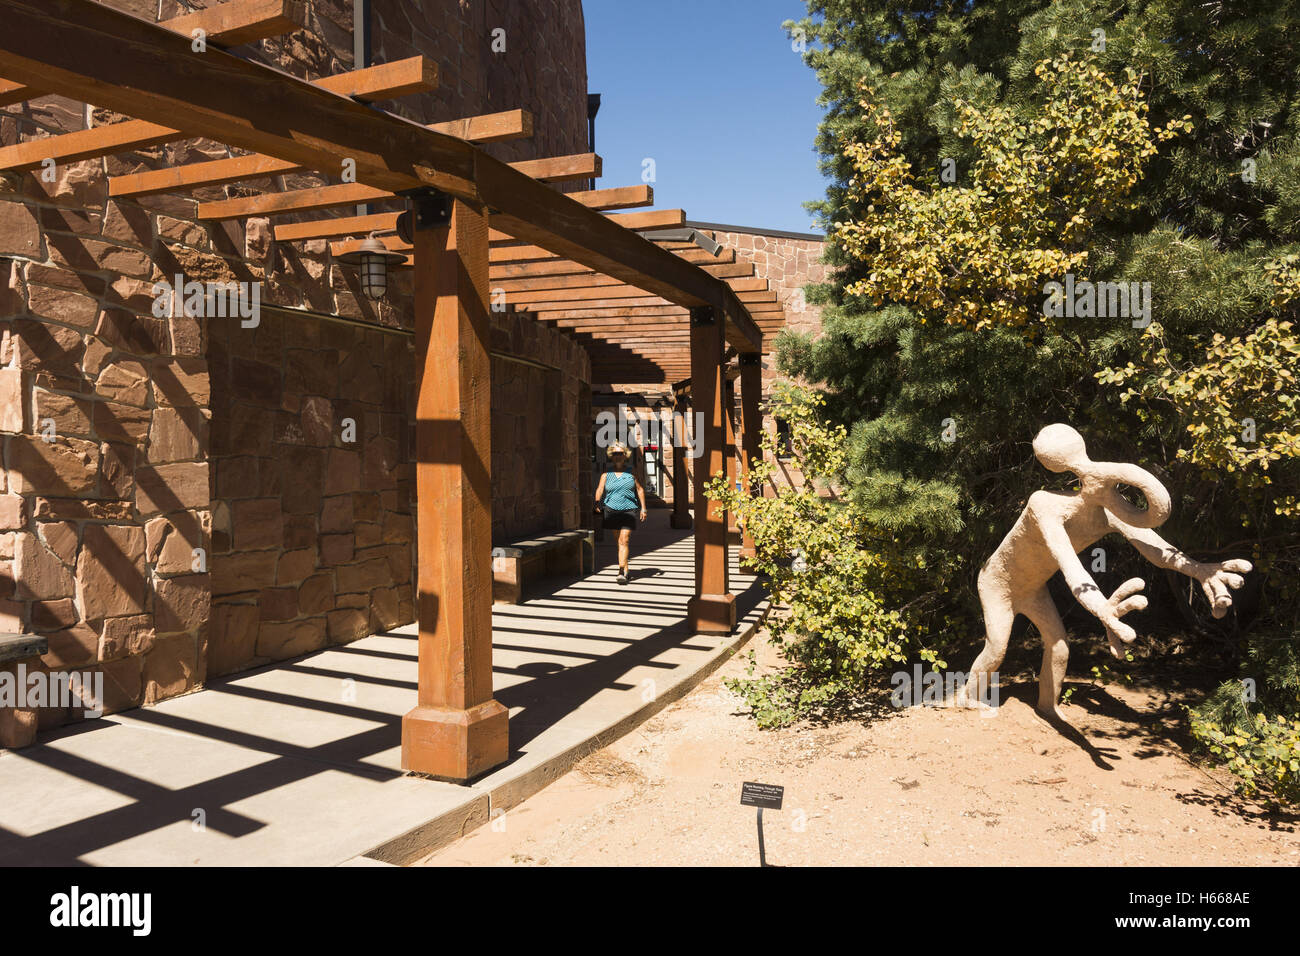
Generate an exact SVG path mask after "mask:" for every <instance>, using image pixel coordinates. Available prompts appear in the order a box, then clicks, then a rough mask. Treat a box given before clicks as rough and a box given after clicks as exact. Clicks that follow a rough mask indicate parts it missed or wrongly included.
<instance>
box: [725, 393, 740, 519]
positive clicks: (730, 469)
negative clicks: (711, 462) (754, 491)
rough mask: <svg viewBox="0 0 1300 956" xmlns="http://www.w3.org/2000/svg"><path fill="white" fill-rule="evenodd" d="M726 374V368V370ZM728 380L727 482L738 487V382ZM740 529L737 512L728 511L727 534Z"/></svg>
mask: <svg viewBox="0 0 1300 956" xmlns="http://www.w3.org/2000/svg"><path fill="white" fill-rule="evenodd" d="M724 375H725V370H724ZM726 382H727V393H726V394H727V403H726V414H725V415H724V416H723V419H722V420H723V422H724V423H725V424H726V426H727V446H726V447H727V484H728V485H729V486H730V487H732V488H735V487H736V475H737V470H736V467H737V466H736V460H737V459H738V458H739V457H740V456H739V455H737V454H736V383H735V381H734V380H733V379H729V378H728V379H726ZM739 530H740V526H739V525H738V524H737V523H736V513H735V512H734V511H728V512H727V534H728V535H730V534H732V533H734V532H737V531H739ZM728 540H730V538H728Z"/></svg>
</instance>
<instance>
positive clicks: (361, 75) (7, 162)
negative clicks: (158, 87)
mask: <svg viewBox="0 0 1300 956" xmlns="http://www.w3.org/2000/svg"><path fill="white" fill-rule="evenodd" d="M417 72H418V73H419V75H421V76H426V75H428V74H429V73H430V72H432V75H433V76H435V77H436V75H437V72H436V67H435V66H434V65H433V64H432V63H429V62H427V61H425V60H424V59H423V58H422V57H413V58H412V59H411V60H410V61H405V62H404V63H402V64H385V65H384V67H382V68H381V67H371V68H369V69H365V70H357V71H355V72H353V73H343V74H341V75H339V76H331V77H325V78H324V79H321V80H317V81H316V85H317V86H320V87H321V88H322V89H327V90H331V91H333V92H335V93H341V94H343V95H344V96H357V95H363V94H368V93H387V92H388V91H389V90H390V89H394V88H396V89H409V88H410V87H411V86H412V85H413V82H412V75H413V74H415V73H417ZM430 88H432V87H430ZM375 98H378V99H383V98H385V97H384V96H377V97H375ZM188 135H189V134H187V133H185V132H183V131H182V130H178V129H172V128H171V127H170V126H160V125H159V124H157V123H147V122H145V121H144V120H126V121H124V122H120V123H111V124H109V125H107V126H96V127H92V128H91V129H85V130H77V131H75V132H72V133H63V134H61V135H58V136H43V137H40V138H39V139H32V140H28V141H27V142H24V143H18V144H16V145H13V146H6V147H4V148H2V149H0V169H7V170H11V171H13V172H23V171H25V170H29V169H36V168H38V167H39V166H40V165H41V164H42V163H44V162H45V160H47V159H53V160H54V161H55V163H58V164H63V163H76V162H80V161H81V160H83V159H91V158H94V157H97V156H106V155H111V154H113V153H125V152H130V151H132V150H137V149H148V148H149V147H151V146H157V145H158V144H159V143H166V142H169V141H171V140H174V139H184V138H186V137H187V136H188ZM259 158H260V159H265V158H266V157H251V156H245V157H238V158H237V159H234V160H216V161H215V162H216V163H233V164H236V165H242V166H249V165H250V163H249V161H250V160H255V159H259ZM201 165H205V166H206V165H210V164H207V163H204V164H201ZM184 168H187V167H181V169H184ZM271 171H278V170H271ZM176 172H178V170H176V169H170V170H159V171H158V173H160V174H162V176H161V177H160V178H162V179H167V180H168V181H170V178H171V177H169V176H168V175H167V174H172V176H174V174H175V173H176ZM148 175H149V174H148V173H137V174H135V175H133V176H123V177H114V178H113V179H110V180H109V195H113V196H117V195H132V193H125V192H115V191H114V189H113V186H114V184H115V183H116V182H118V181H119V180H121V179H126V180H138V179H140V178H141V177H143V176H148ZM263 175H265V173H263Z"/></svg>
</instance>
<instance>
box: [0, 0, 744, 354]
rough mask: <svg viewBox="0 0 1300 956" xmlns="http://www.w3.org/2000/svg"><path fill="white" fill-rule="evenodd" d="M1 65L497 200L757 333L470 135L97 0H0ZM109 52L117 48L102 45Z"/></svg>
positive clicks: (193, 124)
mask: <svg viewBox="0 0 1300 956" xmlns="http://www.w3.org/2000/svg"><path fill="white" fill-rule="evenodd" d="M0 19H2V20H3V22H4V25H5V26H4V29H3V30H0V76H4V77H6V78H7V79H10V80H12V81H15V82H22V83H29V84H31V83H35V84H38V85H40V84H44V85H45V86H46V87H47V88H50V89H55V90H57V91H58V92H59V93H61V94H63V95H65V96H71V97H74V98H77V99H80V100H82V101H83V102H94V103H96V104H97V105H100V106H103V107H105V108H108V109H112V110H114V111H116V112H119V113H123V114H126V115H130V116H135V117H137V118H140V119H144V120H147V121H149V122H153V123H158V124H160V125H166V126H170V127H173V128H186V129H191V130H193V131H194V132H195V133H196V134H197V135H202V136H205V137H208V138H211V139H216V140H219V141H221V142H224V143H226V144H227V145H230V146H234V147H239V148H242V149H247V150H250V151H255V152H259V153H264V154H266V155H270V156H274V157H276V158H278V159H283V160H286V161H291V162H294V163H298V164H300V165H303V166H307V167H310V168H314V169H321V168H323V169H331V168H338V167H339V165H340V164H341V162H342V160H343V159H345V158H349V159H352V160H353V161H354V162H355V163H356V175H357V180H358V182H359V183H361V184H364V185H366V186H370V187H372V188H374V189H382V190H385V191H387V192H393V193H407V192H411V191H413V190H420V189H430V188H431V189H437V190H440V191H442V192H444V193H447V194H449V195H451V196H452V197H454V198H458V199H461V200H464V201H467V202H470V203H475V204H479V205H481V206H483V207H486V208H488V209H490V210H492V223H493V225H494V226H496V228H497V229H499V230H500V231H502V232H505V233H507V234H509V235H512V236H515V237H517V238H518V239H520V240H521V241H522V242H523V243H528V244H535V245H539V246H542V247H544V248H546V249H548V250H550V252H552V253H553V254H555V255H558V256H562V257H565V258H568V259H572V260H574V261H578V262H582V263H584V264H585V265H588V266H590V267H591V268H592V269H593V270H595V271H599V272H603V273H605V274H607V275H611V276H614V277H616V278H619V279H622V280H623V281H625V282H627V283H629V284H634V285H636V286H637V287H639V288H644V289H646V290H647V291H650V292H653V293H654V294H655V295H656V296H662V297H663V298H665V299H667V300H669V301H671V302H674V303H676V304H677V305H681V306H687V307H711V308H713V309H714V311H715V314H717V315H718V316H719V318H721V319H722V320H723V323H722V329H723V334H724V336H725V337H726V338H727V339H728V340H729V341H731V342H732V344H734V345H735V347H736V348H738V349H741V350H742V351H754V350H756V349H758V348H760V347H761V344H762V336H761V333H760V331H759V329H758V328H757V326H756V325H755V324H754V322H753V319H752V318H751V317H750V315H749V313H748V311H747V309H746V308H745V306H744V305H743V304H742V303H741V300H740V299H739V298H738V297H737V295H736V294H735V293H734V292H732V291H731V290H730V289H729V288H727V286H726V285H725V283H724V282H722V281H721V280H719V279H717V278H715V277H714V276H710V275H709V274H708V273H706V272H704V270H702V269H700V268H698V267H697V266H695V265H693V264H691V263H687V262H685V261H683V260H682V259H681V258H679V257H678V256H676V255H673V254H672V253H671V252H669V251H668V250H666V249H662V248H660V247H658V246H656V245H655V244H654V243H652V242H650V241H648V240H646V239H644V238H642V237H641V236H639V235H637V234H636V233H634V232H633V231H631V230H629V229H628V228H625V227H624V226H623V225H622V224H620V223H618V222H617V221H615V220H613V218H612V217H606V216H603V215H601V214H600V213H598V212H595V211H593V210H590V209H587V208H586V207H584V206H583V205H582V204H581V203H578V202H574V201H573V200H572V199H570V198H568V197H567V196H565V195H563V194H561V193H558V192H556V191H554V190H552V189H549V188H548V187H546V186H544V185H542V184H541V183H538V182H537V181H536V180H533V179H531V178H529V177H528V176H527V175H525V174H524V173H522V172H520V171H518V170H516V169H512V168H511V167H510V166H509V165H508V164H506V163H504V162H501V161H500V160H497V159H495V158H493V157H491V156H489V155H488V154H486V153H484V152H483V151H482V150H480V149H479V148H477V147H475V146H473V145H472V144H469V143H466V142H465V141H463V140H460V139H457V138H455V137H452V136H447V135H445V134H440V133H438V132H436V131H433V130H429V129H425V128H422V127H421V126H419V125H418V124H416V123H412V122H410V121H407V120H403V119H401V118H400V117H396V116H393V115H391V114H386V113H383V112H380V111H376V110H374V109H372V108H370V107H368V106H365V105H363V104H360V103H357V102H355V101H353V100H351V99H349V98H346V97H342V96H339V95H337V94H334V93H331V92H330V91H328V90H323V89H320V88H319V87H316V86H312V85H311V84H309V83H306V82H304V81H299V80H296V79H294V78H292V77H288V76H285V75H284V74H282V73H279V72H277V71H275V70H272V69H270V68H267V67H265V66H262V65H260V64H257V63H253V62H250V61H247V60H242V59H240V58H238V57H235V56H232V55H230V54H228V53H225V52H224V51H222V50H220V49H209V51H208V52H207V53H206V54H205V55H203V56H201V57H196V56H194V55H193V53H192V52H191V49H190V43H189V41H188V39H187V38H185V37H181V36H178V35H177V34H175V33H172V32H171V31H169V30H166V29H163V28H160V27H158V26H157V25H156V24H151V23H146V22H144V21H141V20H139V19H136V18H134V17H131V16H128V15H125V14H122V13H120V12H118V11H115V10H111V9H108V8H106V7H103V6H100V5H99V4H97V3H94V2H92V0H0ZM105 50H111V51H112V55H105Z"/></svg>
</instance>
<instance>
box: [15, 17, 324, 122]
mask: <svg viewBox="0 0 1300 956" xmlns="http://www.w3.org/2000/svg"><path fill="white" fill-rule="evenodd" d="M306 25H307V13H306V7H305V4H303V3H302V2H301V0H226V2H224V3H222V4H220V5H218V6H214V7H210V8H209V9H207V10H199V11H197V12H195V13H187V14H185V15H184V16H179V17H173V18H172V19H170V20H164V21H162V22H161V23H159V24H158V26H160V27H163V28H164V29H167V30H171V31H173V32H175V33H180V34H182V35H183V36H186V37H190V38H192V37H193V35H194V31H195V30H202V31H203V32H204V33H205V34H206V36H207V42H208V43H212V44H216V45H219V46H240V45H242V44H245V43H254V42H256V41H258V40H265V39H268V38H269V37H277V36H281V35H283V34H285V33H290V32H292V31H294V30H298V29H301V28H302V27H305V26H306ZM44 95H45V92H44V91H43V89H42V88H41V87H40V84H38V85H37V86H35V87H33V86H28V85H27V84H25V83H15V82H13V81H10V80H0V107H5V106H12V105H13V104H14V103H22V102H23V101H25V100H33V99H36V98H37V97H39V96H44Z"/></svg>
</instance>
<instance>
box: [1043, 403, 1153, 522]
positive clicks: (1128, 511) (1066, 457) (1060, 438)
mask: <svg viewBox="0 0 1300 956" xmlns="http://www.w3.org/2000/svg"><path fill="white" fill-rule="evenodd" d="M1034 456H1035V457H1036V458H1037V459H1038V460H1039V461H1040V462H1041V463H1042V465H1043V467H1044V468H1046V469H1047V470H1048V471H1055V472H1062V471H1070V472H1073V473H1074V474H1076V475H1078V476H1079V485H1080V494H1082V495H1083V496H1084V497H1085V498H1087V497H1096V498H1097V499H1098V504H1100V505H1101V506H1102V507H1103V508H1105V509H1106V510H1107V511H1109V512H1110V513H1111V514H1113V515H1114V516H1115V517H1116V518H1118V519H1119V520H1120V521H1123V522H1124V523H1125V524H1128V525H1132V526H1133V527H1135V528H1158V527H1159V526H1160V525H1162V524H1164V523H1165V521H1166V520H1168V518H1169V511H1170V508H1171V503H1170V500H1169V492H1168V490H1167V489H1166V488H1165V486H1164V485H1163V484H1161V483H1160V479H1159V478H1157V477H1156V476H1155V475H1153V474H1151V472H1149V471H1147V470H1146V469H1145V468H1139V467H1138V466H1137V465H1130V464H1128V463H1126V462H1118V461H1093V460H1092V459H1090V458H1089V457H1088V449H1087V448H1086V447H1085V445H1084V443H1083V436H1082V435H1080V434H1079V433H1078V432H1077V431H1075V430H1074V429H1073V428H1071V427H1070V426H1069V425H1064V424H1056V425H1048V426H1047V427H1046V428H1044V429H1042V430H1041V431H1040V432H1039V433H1038V434H1037V435H1035V436H1034ZM1121 484H1124V485H1128V486H1130V487H1132V488H1136V489H1137V490H1138V491H1140V492H1142V495H1143V497H1145V498H1146V503H1147V506H1146V508H1145V509H1144V508H1138V507H1136V506H1135V505H1133V504H1130V503H1129V501H1128V500H1127V499H1126V498H1125V497H1124V496H1123V495H1121V494H1120V493H1119V487H1118V486H1119V485H1121Z"/></svg>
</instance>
